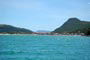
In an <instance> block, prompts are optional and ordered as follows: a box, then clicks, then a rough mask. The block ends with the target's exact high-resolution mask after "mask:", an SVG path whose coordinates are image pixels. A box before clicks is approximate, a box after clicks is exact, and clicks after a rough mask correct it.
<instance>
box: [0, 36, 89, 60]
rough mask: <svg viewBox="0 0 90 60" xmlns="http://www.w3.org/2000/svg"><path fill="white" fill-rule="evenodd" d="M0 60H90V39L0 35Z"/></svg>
mask: <svg viewBox="0 0 90 60" xmlns="http://www.w3.org/2000/svg"><path fill="white" fill-rule="evenodd" d="M0 60H90V37H85V36H40V35H38V36H33V35H0Z"/></svg>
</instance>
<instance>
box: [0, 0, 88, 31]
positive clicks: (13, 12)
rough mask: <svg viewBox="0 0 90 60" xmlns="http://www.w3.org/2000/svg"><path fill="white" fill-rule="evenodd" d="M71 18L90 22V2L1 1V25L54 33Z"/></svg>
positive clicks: (72, 0) (56, 0)
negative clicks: (53, 31)
mask: <svg viewBox="0 0 90 60" xmlns="http://www.w3.org/2000/svg"><path fill="white" fill-rule="evenodd" d="M71 17H77V18H79V19H81V20H85V21H90V0H0V24H9V25H13V26H16V27H23V28H27V29H30V30H33V31H36V30H50V31H52V30H54V29H56V28H57V27H60V26H61V25H62V24H63V23H64V22H65V21H67V19H68V18H71Z"/></svg>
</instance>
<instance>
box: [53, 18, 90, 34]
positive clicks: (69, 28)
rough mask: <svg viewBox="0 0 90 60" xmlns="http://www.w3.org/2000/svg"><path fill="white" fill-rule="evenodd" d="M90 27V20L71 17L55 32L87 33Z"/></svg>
mask: <svg viewBox="0 0 90 60" xmlns="http://www.w3.org/2000/svg"><path fill="white" fill-rule="evenodd" d="M88 28H90V22H87V21H80V20H79V19H78V18H70V19H68V21H66V22H65V23H64V24H63V25H62V26H61V27H59V28H57V29H55V30H54V31H53V33H85V32H86V31H87V30H88Z"/></svg>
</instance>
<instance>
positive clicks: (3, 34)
mask: <svg viewBox="0 0 90 60" xmlns="http://www.w3.org/2000/svg"><path fill="white" fill-rule="evenodd" d="M0 35H32V36H83V35H63V34H60V35H48V34H45V35H40V34H0Z"/></svg>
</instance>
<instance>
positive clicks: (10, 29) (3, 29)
mask: <svg viewBox="0 0 90 60" xmlns="http://www.w3.org/2000/svg"><path fill="white" fill-rule="evenodd" d="M0 33H3V34H6V33H9V34H31V33H32V31H31V30H28V29H24V28H18V27H14V26H11V25H5V24H0Z"/></svg>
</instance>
